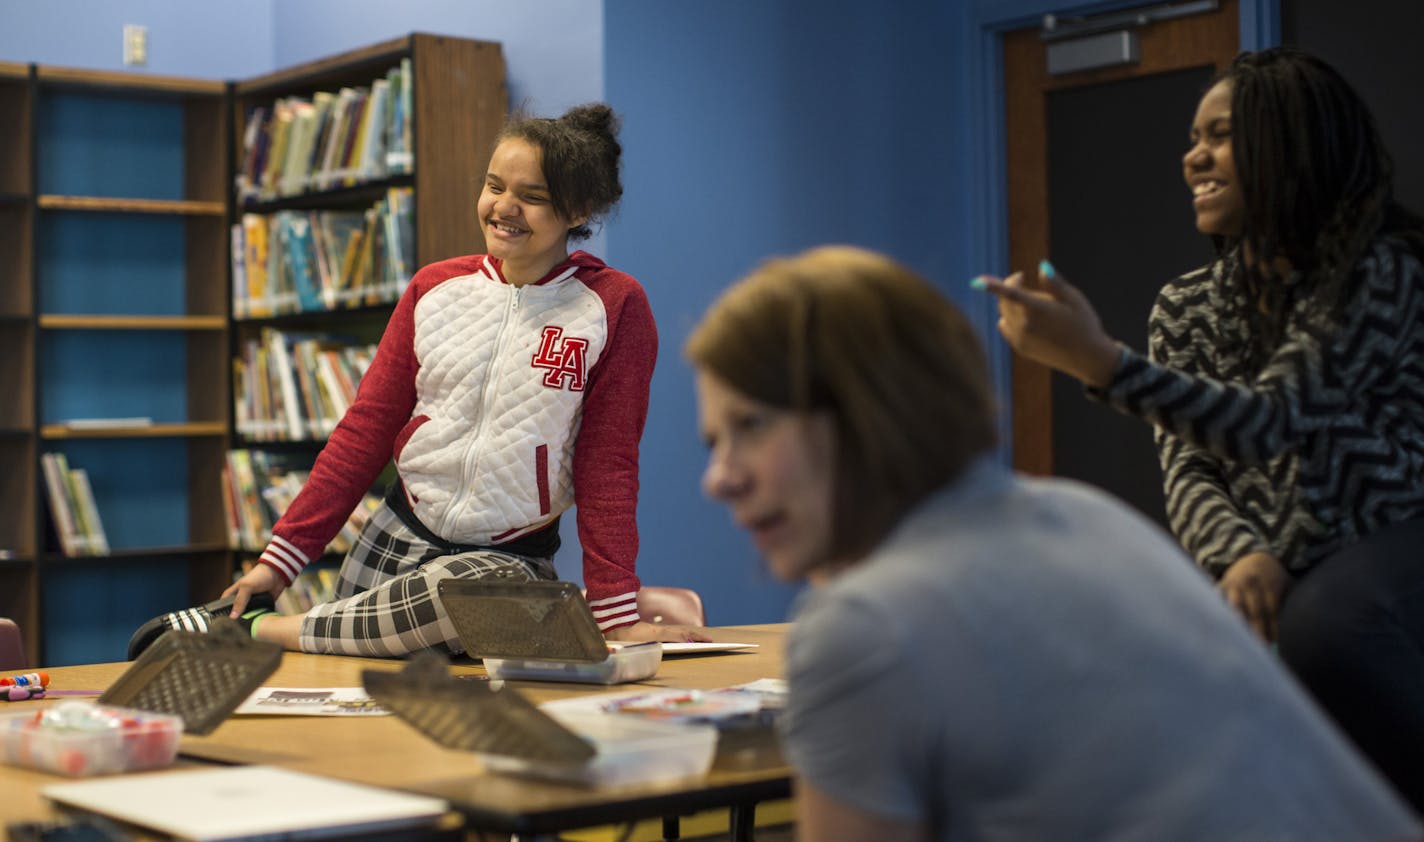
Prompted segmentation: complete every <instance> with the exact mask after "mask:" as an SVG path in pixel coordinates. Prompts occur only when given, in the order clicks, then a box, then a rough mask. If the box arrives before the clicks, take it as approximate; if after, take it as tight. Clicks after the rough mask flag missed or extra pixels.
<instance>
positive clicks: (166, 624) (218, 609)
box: [129, 593, 276, 661]
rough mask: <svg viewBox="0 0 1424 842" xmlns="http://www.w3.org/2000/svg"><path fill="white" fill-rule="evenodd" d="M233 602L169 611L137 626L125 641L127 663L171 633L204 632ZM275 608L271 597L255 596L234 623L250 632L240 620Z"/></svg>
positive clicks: (226, 600)
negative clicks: (127, 656)
mask: <svg viewBox="0 0 1424 842" xmlns="http://www.w3.org/2000/svg"><path fill="white" fill-rule="evenodd" d="M235 598H236V596H235V595H234V596H225V597H223V598H222V599H215V600H213V601H212V602H209V603H208V604H206V605H199V606H197V607H196V608H185V609H183V610H182V611H173V612H170V613H168V614H163V615H161V616H158V617H154V618H153V619H152V620H149V621H148V622H147V623H144V624H143V625H141V626H139V627H138V631H136V632H134V633H133V637H131V638H129V660H130V661H132V660H134V659H135V658H137V657H138V656H139V655H142V654H143V650H145V649H147V648H148V647H150V646H152V645H153V642H154V641H156V640H158V639H159V638H160V637H162V636H163V635H164V634H165V633H166V632H168V631H170V630H172V629H180V630H182V631H194V632H206V631H207V630H208V626H209V624H211V622H212V619H213V618H214V617H226V616H227V615H228V614H229V613H231V612H232V603H233V600H234V599H235ZM275 608H276V603H275V602H274V601H273V599H272V595H271V594H269V593H255V594H253V595H252V598H251V599H249V600H248V601H247V610H246V611H244V612H243V616H242V617H239V618H238V619H237V622H238V623H240V624H241V625H242V626H243V627H244V628H247V629H251V628H252V620H251V619H244V618H247V617H248V616H249V615H251V614H252V612H253V611H261V612H263V613H266V612H269V611H273V610H275Z"/></svg>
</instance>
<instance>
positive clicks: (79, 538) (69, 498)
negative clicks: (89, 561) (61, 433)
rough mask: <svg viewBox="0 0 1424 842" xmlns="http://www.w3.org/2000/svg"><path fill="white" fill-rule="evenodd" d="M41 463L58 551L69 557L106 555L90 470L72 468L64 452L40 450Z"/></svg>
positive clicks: (104, 540) (106, 546)
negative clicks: (57, 540)
mask: <svg viewBox="0 0 1424 842" xmlns="http://www.w3.org/2000/svg"><path fill="white" fill-rule="evenodd" d="M40 464H41V468H42V470H43V473H44V483H45V491H46V492H47V497H48V500H49V510H50V519H51V520H52V521H53V522H54V529H55V533H56V535H57V537H58V538H59V549H60V552H62V553H64V554H65V555H66V556H69V557H77V556H88V555H108V554H109V539H108V537H107V536H106V535H105V534H104V523H103V521H102V520H101V519H100V518H99V507H98V506H97V505H96V504H95V503H94V489H93V487H92V486H91V485H90V483H89V473H88V472H87V471H85V470H84V469H83V468H71V467H70V466H69V460H68V458H66V457H65V455H64V454H63V453H45V454H42V455H41V456H40Z"/></svg>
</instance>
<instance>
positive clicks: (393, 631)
mask: <svg viewBox="0 0 1424 842" xmlns="http://www.w3.org/2000/svg"><path fill="white" fill-rule="evenodd" d="M510 566H514V567H517V568H519V569H521V570H522V571H523V572H524V573H525V574H526V575H527V576H528V578H529V579H531V580H532V579H554V578H556V574H555V572H554V561H553V559H549V558H531V557H529V556H522V555H516V554H514V553H505V552H500V551H498V550H484V549H482V550H472V551H467V552H461V553H456V554H451V553H450V552H449V550H448V549H447V548H444V547H439V546H436V545H434V544H431V543H430V542H428V541H426V540H425V539H424V538H421V537H420V536H419V535H417V534H416V533H415V532H414V531H412V530H411V529H410V527H408V526H406V525H405V524H404V523H402V522H401V519H400V518H399V517H397V516H396V514H395V512H393V511H391V509H390V507H388V506H387V505H385V504H384V503H382V504H381V506H380V507H379V508H378V509H376V511H375V512H374V513H373V514H372V515H371V519H370V520H369V521H367V523H366V527H365V528H364V529H362V530H361V535H360V537H358V538H357V539H356V544H355V546H353V547H352V548H351V551H350V552H349V553H347V554H346V559H345V560H344V561H343V562H342V563H341V571H340V573H339V574H338V575H337V583H336V593H335V597H334V598H333V600H332V601H331V602H328V603H324V604H322V605H317V606H315V607H313V608H312V609H311V610H310V611H308V612H307V613H306V617H305V619H303V621H302V630H301V639H300V645H301V648H302V651H303V652H312V653H316V654H323V655H362V656H366V657H379V658H396V657H401V656H404V655H408V654H410V653H412V652H416V651H419V650H421V649H429V648H436V647H443V648H444V649H445V650H446V651H447V652H450V653H456V654H458V653H460V652H462V651H464V650H463V648H462V647H461V646H460V641H459V638H458V637H457V636H456V634H455V628H454V626H452V625H451V624H450V619H449V618H448V617H447V616H446V615H445V609H444V608H442V607H441V606H440V600H439V598H438V597H437V596H436V591H435V588H436V586H437V585H438V584H439V582H440V581H441V580H442V579H481V578H484V577H486V576H489V575H491V574H493V573H495V572H497V571H501V570H506V569H507V568H509V567H510Z"/></svg>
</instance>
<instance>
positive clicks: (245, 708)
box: [233, 687, 390, 716]
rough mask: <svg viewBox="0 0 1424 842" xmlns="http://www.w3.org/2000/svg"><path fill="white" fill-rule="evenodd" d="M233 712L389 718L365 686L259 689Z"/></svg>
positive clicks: (388, 713) (268, 714) (388, 712)
mask: <svg viewBox="0 0 1424 842" xmlns="http://www.w3.org/2000/svg"><path fill="white" fill-rule="evenodd" d="M233 713H239V714H242V713H255V714H261V715H264V716H389V715H390V711H388V710H386V709H385V708H383V707H381V706H380V705H378V704H376V702H375V700H373V699H372V698H371V697H370V696H369V695H367V694H366V691H365V689H364V688H361V687H258V688H257V691H256V692H254V693H253V694H252V695H251V696H248V697H247V701H245V702H243V703H242V704H240V705H238V706H237V710H235V711H233Z"/></svg>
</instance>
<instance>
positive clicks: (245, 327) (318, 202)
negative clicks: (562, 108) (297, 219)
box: [230, 33, 507, 558]
mask: <svg viewBox="0 0 1424 842" xmlns="http://www.w3.org/2000/svg"><path fill="white" fill-rule="evenodd" d="M402 62H405V63H406V65H405V67H406V68H407V69H408V73H409V75H408V79H409V80H410V82H411V85H412V101H411V104H412V108H411V110H410V113H409V114H408V115H407V117H408V119H409V120H410V123H411V126H412V134H411V147H410V151H411V153H412V155H413V162H414V163H413V169H412V170H411V171H409V172H402V171H398V170H393V171H388V172H385V173H379V174H375V176H374V177H372V178H370V179H369V180H364V181H361V180H358V182H357V183H347V184H341V185H340V186H331V187H325V188H323V187H320V186H317V182H318V181H319V180H318V179H313V181H312V183H309V184H307V186H306V188H305V189H302V190H300V191H299V192H296V193H294V194H291V195H280V196H257V197H252V196H247V195H244V194H243V192H242V191H241V190H240V189H239V190H235V194H234V197H233V201H234V206H233V219H234V222H239V221H242V216H243V215H244V214H260V215H263V216H264V218H270V217H271V215H274V214H278V213H283V212H300V213H309V212H320V211H353V210H361V209H364V208H368V207H370V206H371V205H372V203H373V202H377V201H379V200H380V199H381V198H382V197H384V196H386V195H387V190H388V189H390V188H411V189H412V191H413V192H412V199H413V218H414V242H415V248H414V254H413V255H412V256H411V260H410V261H409V269H410V272H411V273H412V274H413V272H414V271H415V270H416V269H418V268H419V267H420V266H423V265H425V264H428V263H431V262H433V261H437V260H441V259H444V258H447V257H453V256H457V255H461V254H470V253H476V252H480V251H483V249H484V240H483V236H482V234H481V232H480V226H479V224H478V221H477V219H476V216H475V200H476V198H477V196H478V193H479V190H480V188H481V186H482V181H483V176H484V171H485V166H486V164H487V162H488V158H489V154H490V152H491V151H492V150H493V147H494V143H495V139H496V137H497V135H498V133H499V130H500V129H501V128H502V126H503V124H504V120H505V116H506V113H507V93H506V87H505V84H506V83H505V65H504V58H503V53H502V48H501V46H500V45H499V44H497V43H492V42H484V41H473V40H467V39H461V38H450V37H444V36H439V35H430V34H423V33H415V34H411V35H407V36H403V37H400V38H395V39H391V40H389V41H384V42H381V43H378V44H372V45H369V46H366V47H362V48H359V49H354V50H350V51H348V52H344V53H341V54H339V55H333V56H329V57H326V58H323V59H319V60H316V61H311V62H307V63H304V64H301V65H297V66H294V67H289V68H285V69H282V70H279V71H276V72H274V73H270V74H267V75H264V76H260V77H257V78H253V79H248V80H244V81H240V82H237V83H236V84H235V85H234V86H233V101H232V109H233V112H232V120H231V125H232V130H233V139H232V145H233V149H234V158H235V160H236V165H235V166H236V167H237V168H238V170H239V172H238V173H235V179H236V176H237V175H239V174H241V172H242V168H243V166H244V164H243V161H244V157H245V156H244V149H245V147H244V141H245V138H246V137H247V136H248V121H249V118H250V117H251V115H252V114H253V113H254V112H255V111H257V110H258V109H263V110H264V111H265V112H266V113H267V114H271V113H273V112H274V111H275V110H276V105H277V103H278V101H279V100H283V99H287V98H296V99H300V100H302V101H304V102H307V103H310V102H312V101H313V100H314V98H315V97H316V95H317V94H318V93H325V94H333V95H339V92H340V91H341V90H342V89H343V88H361V87H367V88H369V87H371V86H373V83H374V81H375V80H377V79H382V78H386V77H387V74H388V73H389V71H390V70H391V69H392V68H395V67H402V66H403V65H402ZM328 119H329V117H328ZM248 175H249V176H253V175H255V173H248ZM252 183H253V182H252V180H251V179H249V182H248V184H249V185H251V184H252ZM407 279H408V276H407ZM392 304H393V300H387V301H385V302H384V303H381V304H370V303H365V302H362V303H360V304H357V305H356V306H351V307H334V308H330V309H328V308H325V307H318V308H313V309H307V310H304V311H300V312H271V313H269V314H265V315H262V316H260V317H254V316H247V315H241V314H242V313H243V312H244V311H246V310H247V309H248V308H247V307H245V306H240V305H239V304H238V302H234V306H233V311H234V313H237V314H239V315H237V316H235V318H234V320H233V323H232V329H231V332H230V335H231V336H232V340H233V347H232V353H233V357H234V359H235V360H236V358H238V357H240V356H242V354H243V350H244V347H245V346H246V344H247V343H250V342H260V341H261V337H263V336H264V331H270V330H280V331H283V332H286V333H296V334H339V335H341V336H343V337H349V339H350V340H351V344H355V345H361V344H366V343H372V344H374V343H375V342H377V341H378V340H379V338H380V336H381V332H382V331H383V329H384V327H385V322H386V319H387V318H388V317H389V314H390V311H391V305H392ZM248 371H249V374H248V376H249V378H250V377H252V376H253V374H252V373H251V369H248ZM274 376H275V375H274ZM263 379H264V380H266V378H265V377H264V378H263ZM273 388H275V384H274V385H273ZM231 402H232V403H233V405H234V407H235V408H237V407H239V405H240V402H241V397H240V396H234V397H233V399H232V401H231ZM241 421H242V419H241V418H238V417H235V418H234V419H233V422H232V427H233V430H234V436H233V440H232V444H233V447H234V448H247V449H252V450H265V451H267V452H269V453H276V454H281V456H282V457H284V459H285V461H287V462H288V463H293V462H295V463H301V462H305V464H307V465H309V464H310V461H311V460H312V459H314V458H315V456H316V454H317V452H318V451H319V450H320V448H321V446H322V444H323V443H324V437H323V435H322V434H321V433H320V432H310V431H306V432H304V433H303V434H302V435H301V436H291V435H289V433H283V432H281V431H279V432H278V433H277V434H276V435H278V436H281V437H284V438H279V439H277V440H271V439H269V438H267V437H265V436H260V435H244V434H243V433H242V424H241ZM315 426H317V427H320V426H321V425H320V424H317V425H315ZM387 475H389V470H388V471H387ZM251 555H252V554H251V553H250V551H249V552H248V553H247V554H246V555H245V557H249V558H250V557H251Z"/></svg>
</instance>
